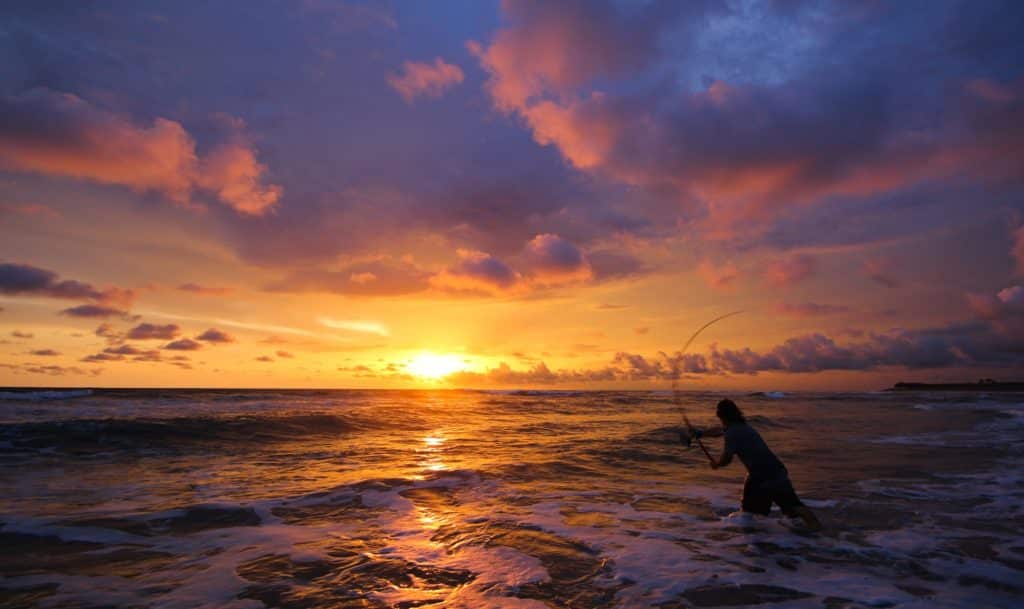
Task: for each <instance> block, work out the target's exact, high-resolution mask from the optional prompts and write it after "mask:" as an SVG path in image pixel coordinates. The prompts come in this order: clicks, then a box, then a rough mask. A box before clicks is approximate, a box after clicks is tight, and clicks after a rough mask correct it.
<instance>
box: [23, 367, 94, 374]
mask: <svg viewBox="0 0 1024 609" xmlns="http://www.w3.org/2000/svg"><path fill="white" fill-rule="evenodd" d="M21 369H22V370H23V371H24V372H28V373H29V374H46V375H48V376H67V375H70V374H74V375H81V374H98V373H99V372H98V371H96V370H82V369H81V368H79V367H77V366H57V365H48V366H44V365H41V364H25V365H24V366H22V367H21Z"/></svg>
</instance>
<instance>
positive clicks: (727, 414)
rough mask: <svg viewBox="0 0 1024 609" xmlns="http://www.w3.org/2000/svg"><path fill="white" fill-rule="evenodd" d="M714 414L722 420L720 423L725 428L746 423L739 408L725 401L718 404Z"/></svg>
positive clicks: (730, 401)
mask: <svg viewBox="0 0 1024 609" xmlns="http://www.w3.org/2000/svg"><path fill="white" fill-rule="evenodd" d="M715 414H716V415H718V418H719V419H721V420H722V423H724V424H725V426H726V427H728V426H730V425H734V424H736V423H746V422H747V420H746V419H745V418H743V412H741V411H740V407H739V406H737V405H736V402H733V401H732V400H729V399H726V400H722V401H721V402H719V403H718V408H716V409H715Z"/></svg>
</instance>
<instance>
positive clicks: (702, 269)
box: [697, 260, 740, 289]
mask: <svg viewBox="0 0 1024 609" xmlns="http://www.w3.org/2000/svg"><path fill="white" fill-rule="evenodd" d="M697 275H698V276H699V277H700V278H701V279H703V280H704V282H705V283H707V284H708V285H709V286H710V287H712V288H716V289H724V288H727V287H730V286H731V285H732V283H733V282H734V281H736V279H737V278H738V277H739V276H740V272H739V269H737V268H736V265H735V264H733V263H731V262H729V263H726V264H723V265H721V266H715V265H714V264H712V263H711V262H710V261H708V260H704V261H702V262H701V263H700V264H699V265H697Z"/></svg>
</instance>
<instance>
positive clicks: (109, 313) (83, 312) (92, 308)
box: [61, 304, 134, 319]
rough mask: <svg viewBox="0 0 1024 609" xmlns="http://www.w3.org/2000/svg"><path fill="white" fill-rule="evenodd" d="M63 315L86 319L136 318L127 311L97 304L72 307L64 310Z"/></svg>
mask: <svg viewBox="0 0 1024 609" xmlns="http://www.w3.org/2000/svg"><path fill="white" fill-rule="evenodd" d="M61 314H62V315H68V316H71V317H85V318H96V317H100V318H107V317H122V318H124V319H134V317H133V316H131V315H129V313H128V312H127V311H122V310H121V309H115V308H113V307H107V306H104V305H95V304H84V305H78V306H77V307H70V308H68V309H64V310H62V311H61Z"/></svg>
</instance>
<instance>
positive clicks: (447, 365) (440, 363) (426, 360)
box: [405, 353, 466, 381]
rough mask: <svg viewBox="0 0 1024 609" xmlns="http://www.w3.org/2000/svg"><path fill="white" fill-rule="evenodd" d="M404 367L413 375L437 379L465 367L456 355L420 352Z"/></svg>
mask: <svg viewBox="0 0 1024 609" xmlns="http://www.w3.org/2000/svg"><path fill="white" fill-rule="evenodd" d="M405 369H406V370H407V371H408V372H409V374H412V375H414V376H418V377H419V378H422V379H428V380H432V381H433V380H438V379H441V378H444V377H446V376H448V375H449V374H452V373H453V372H458V371H460V370H465V369H466V363H465V362H464V361H463V360H462V358H461V357H459V356H457V355H438V354H436V353H421V354H420V355H417V356H416V357H414V358H412V359H411V360H410V361H409V363H408V364H407V365H406V367H405Z"/></svg>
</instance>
